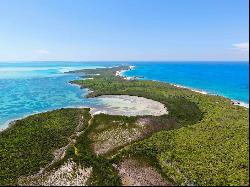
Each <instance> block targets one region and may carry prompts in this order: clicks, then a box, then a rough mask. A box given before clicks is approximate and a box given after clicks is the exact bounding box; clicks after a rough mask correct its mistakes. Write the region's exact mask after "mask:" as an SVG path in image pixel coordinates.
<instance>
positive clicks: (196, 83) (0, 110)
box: [0, 62, 249, 129]
mask: <svg viewBox="0 0 250 187" xmlns="http://www.w3.org/2000/svg"><path fill="white" fill-rule="evenodd" d="M118 64H121V63H119V62H112V63H111V62H110V63H109V62H96V63H81V62H28V63H3V62H1V63H0V129H1V128H4V127H6V125H7V123H6V122H8V121H9V120H12V119H16V118H21V117H23V116H26V115H30V114H33V113H38V112H43V111H47V110H52V109H56V108H62V107H70V106H74V107H79V106H86V107H95V106H98V105H101V103H99V102H98V101H97V100H95V99H86V98H84V95H86V94H87V90H81V89H79V88H78V87H77V86H73V85H70V84H69V83H68V82H69V81H70V80H74V79H79V76H78V75H75V74H65V73H64V72H66V71H69V70H74V69H82V68H96V67H110V66H114V65H118ZM123 64H124V62H123ZM125 64H130V65H135V66H136V67H135V69H134V70H131V71H127V72H125V75H127V76H133V75H142V76H144V77H145V78H144V79H150V80H160V81H165V82H170V83H174V84H180V85H183V86H187V87H190V88H195V89H200V90H204V91H207V92H209V93H214V94H219V95H222V96H225V97H228V98H231V99H235V100H239V101H244V102H246V103H248V102H249V97H248V92H249V82H248V77H249V71H248V67H249V65H248V63H220V64H206V63H205V64H204V63H202V64H197V63H188V64H187V63H174V64H171V63H157V62H151V63H143V62H141V63H138V62H127V63H125Z"/></svg>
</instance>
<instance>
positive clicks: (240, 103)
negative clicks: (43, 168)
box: [0, 65, 249, 133]
mask: <svg viewBox="0 0 250 187" xmlns="http://www.w3.org/2000/svg"><path fill="white" fill-rule="evenodd" d="M113 67H116V66H113ZM134 68H136V66H133V65H130V66H129V69H128V70H121V71H116V74H115V75H116V76H120V77H122V78H124V79H126V80H130V79H131V77H128V76H126V75H124V73H125V72H126V71H130V70H133V69H134ZM66 73H67V72H66ZM96 75H100V74H96ZM85 79H91V78H85ZM152 81H158V82H162V81H159V80H152ZM166 83H168V82H166ZM69 84H70V85H72V86H77V87H78V88H80V89H81V86H79V85H77V84H72V83H69ZM168 84H170V85H172V86H175V87H177V88H184V89H188V90H191V91H193V92H196V93H200V94H203V95H216V94H213V93H209V92H206V91H203V90H198V89H194V88H190V87H186V86H182V85H178V84H174V83H168ZM86 90H87V92H88V93H91V92H92V91H91V90H89V89H87V88H86ZM218 96H221V97H224V98H226V99H229V100H230V101H231V103H232V104H233V105H236V106H241V107H244V108H247V109H249V103H245V102H243V101H238V100H234V99H231V98H227V97H225V96H223V95H218ZM61 108H90V109H91V107H87V106H65V107H61ZM56 109H59V108H55V109H48V110H44V111H40V112H33V113H31V114H27V115H24V116H22V117H18V118H13V119H10V120H8V121H6V122H5V123H3V128H0V133H1V132H3V131H4V130H6V129H8V128H10V127H11V126H12V125H13V124H14V123H15V121H17V120H21V119H24V118H26V117H28V116H31V115H35V114H39V113H44V112H48V111H53V110H56Z"/></svg>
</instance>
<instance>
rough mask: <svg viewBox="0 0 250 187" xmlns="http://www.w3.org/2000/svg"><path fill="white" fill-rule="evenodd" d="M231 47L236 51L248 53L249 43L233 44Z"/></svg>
mask: <svg viewBox="0 0 250 187" xmlns="http://www.w3.org/2000/svg"><path fill="white" fill-rule="evenodd" d="M233 46H234V49H237V50H239V51H243V52H249V42H243V43H237V44H233Z"/></svg>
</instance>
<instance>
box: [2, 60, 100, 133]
mask: <svg viewBox="0 0 250 187" xmlns="http://www.w3.org/2000/svg"><path fill="white" fill-rule="evenodd" d="M96 67H103V66H102V65H101V66H100V65H99V66H98V65H93V64H82V63H63V62H61V63H51V62H41V63H37V62H36V63H0V129H1V128H4V127H6V125H7V124H6V122H8V121H9V120H12V119H17V118H21V117H23V116H26V115H29V114H33V113H38V112H43V111H47V110H52V109H56V108H62V107H70V106H75V107H79V106H89V107H90V106H96V105H98V103H97V102H96V101H95V100H94V99H91V100H89V99H86V98H84V95H86V94H87V90H81V89H79V87H77V86H74V85H70V84H69V83H68V82H69V81H70V80H74V79H78V78H79V76H77V75H75V74H65V73H63V72H66V71H69V70H74V69H82V68H96Z"/></svg>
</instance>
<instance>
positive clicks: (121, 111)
mask: <svg viewBox="0 0 250 187" xmlns="http://www.w3.org/2000/svg"><path fill="white" fill-rule="evenodd" d="M95 99H97V100H98V102H100V103H101V106H100V107H98V108H92V109H91V111H90V113H91V114H92V115H96V114H100V113H104V114H109V115H125V116H143V115H153V116H161V115H164V114H168V111H167V108H166V107H165V106H164V105H163V104H162V103H160V102H158V101H154V100H151V99H146V98H144V97H138V96H129V95H103V96H99V97H97V98H95Z"/></svg>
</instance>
